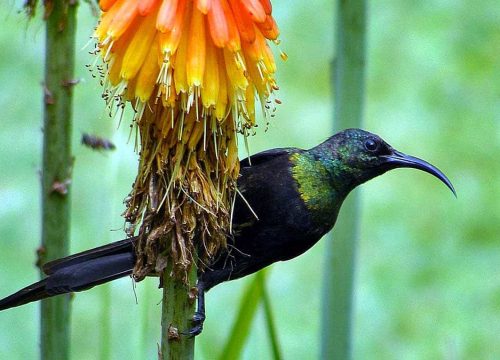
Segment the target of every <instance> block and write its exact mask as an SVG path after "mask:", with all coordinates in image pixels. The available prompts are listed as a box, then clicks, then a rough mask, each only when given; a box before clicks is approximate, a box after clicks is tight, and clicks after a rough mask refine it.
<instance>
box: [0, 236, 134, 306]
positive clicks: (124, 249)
mask: <svg viewBox="0 0 500 360" xmlns="http://www.w3.org/2000/svg"><path fill="white" fill-rule="evenodd" d="M135 240H136V239H135V238H130V239H126V240H121V241H117V242H114V243H111V244H108V245H104V246H100V247H97V248H94V249H91V250H87V251H84V252H81V253H78V254H75V255H71V256H68V257H65V258H62V259H59V260H54V261H52V262H49V263H47V264H45V265H44V266H43V271H44V272H45V273H46V274H47V275H48V276H47V278H45V279H43V280H41V281H39V282H37V283H34V284H31V285H29V286H27V287H25V288H24V289H21V290H19V291H18V292H16V293H14V294H12V295H10V296H7V297H6V298H4V299H2V300H0V311H1V310H5V309H8V308H11V307H15V306H19V305H23V304H26V303H29V302H32V301H37V300H41V299H45V298H48V297H51V296H55V295H59V294H65V293H69V292H73V291H82V290H86V289H90V288H91V287H94V286H96V285H99V284H103V283H105V282H108V281H111V280H114V279H118V278H120V277H123V276H127V275H130V274H131V273H132V270H133V268H134V264H135V251H134V243H135Z"/></svg>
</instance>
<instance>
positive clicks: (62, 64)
mask: <svg viewBox="0 0 500 360" xmlns="http://www.w3.org/2000/svg"><path fill="white" fill-rule="evenodd" d="M46 7H47V11H46V13H47V15H48V16H47V19H46V45H45V47H46V51H45V80H44V126H43V136H44V140H43V165H42V244H41V248H40V251H39V261H40V263H45V262H46V261H47V260H51V259H55V258H59V257H62V256H65V255H67V254H68V250H69V234H70V196H69V187H70V183H71V167H72V161H73V160H72V155H71V129H72V120H71V118H72V87H73V85H74V80H73V79H74V78H73V72H74V54H75V32H76V10H77V1H70V0H67V1H65V0H57V1H52V2H48V3H47V4H46ZM42 276H43V275H42ZM69 332H70V295H65V296H58V297H54V298H51V299H48V300H44V301H42V303H41V340H40V343H41V358H42V359H59V360H64V359H68V358H69V344H70V337H69Z"/></svg>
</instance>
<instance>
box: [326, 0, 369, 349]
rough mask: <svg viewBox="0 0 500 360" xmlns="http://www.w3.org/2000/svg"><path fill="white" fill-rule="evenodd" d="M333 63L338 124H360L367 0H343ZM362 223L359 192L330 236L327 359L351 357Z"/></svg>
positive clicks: (363, 86)
mask: <svg viewBox="0 0 500 360" xmlns="http://www.w3.org/2000/svg"><path fill="white" fill-rule="evenodd" d="M337 3H338V5H337V21H336V24H337V29H336V60H335V62H334V69H333V72H332V73H333V81H332V83H334V89H335V91H334V94H335V99H334V101H335V111H334V124H335V129H336V130H341V129H345V128H351V127H360V126H361V123H362V116H363V102H364V93H365V63H366V60H365V36H366V2H365V0H339V1H338V2H337ZM358 228H359V195H358V193H357V192H354V193H353V194H351V195H350V196H349V197H348V199H347V200H346V202H345V203H344V205H343V207H342V211H341V212H340V216H339V219H338V221H337V224H336V225H335V228H334V231H333V236H334V239H333V241H329V243H328V250H327V259H326V265H325V266H326V268H325V277H324V288H323V315H322V320H323V322H322V331H321V334H322V347H321V354H322V356H321V357H322V358H323V359H350V358H351V357H352V352H351V328H352V303H353V295H352V294H353V283H354V274H355V258H356V243H357V236H358Z"/></svg>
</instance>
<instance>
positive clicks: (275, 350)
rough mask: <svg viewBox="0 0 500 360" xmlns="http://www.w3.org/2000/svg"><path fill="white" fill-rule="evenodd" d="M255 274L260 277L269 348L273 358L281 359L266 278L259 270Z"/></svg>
mask: <svg viewBox="0 0 500 360" xmlns="http://www.w3.org/2000/svg"><path fill="white" fill-rule="evenodd" d="M257 276H258V277H259V278H260V281H261V286H262V302H263V305H264V315H265V317H266V324H267V332H268V333H269V340H270V343H271V350H272V354H273V359H274V360H279V359H283V356H282V355H281V351H280V346H279V341H278V333H277V331H276V325H275V323H274V316H273V309H272V306H271V299H270V298H269V293H268V291H267V288H266V278H265V273H263V272H259V273H257Z"/></svg>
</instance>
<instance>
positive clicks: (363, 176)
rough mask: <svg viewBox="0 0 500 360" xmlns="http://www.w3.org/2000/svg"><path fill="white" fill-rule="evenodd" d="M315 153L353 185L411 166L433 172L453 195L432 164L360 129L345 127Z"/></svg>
mask: <svg viewBox="0 0 500 360" xmlns="http://www.w3.org/2000/svg"><path fill="white" fill-rule="evenodd" d="M317 149H319V152H318V155H319V156H320V157H321V158H323V160H326V161H327V162H329V163H330V164H331V166H330V169H331V170H330V171H332V175H333V177H334V179H343V180H342V181H341V182H343V183H344V184H345V183H346V180H347V179H350V181H348V183H349V189H348V190H351V189H352V188H354V187H356V186H357V185H360V184H362V183H364V182H365V181H368V180H370V179H373V178H374V177H376V176H379V175H381V174H383V173H385V172H386V171H389V170H392V169H396V168H414V169H419V170H422V171H425V172H427V173H429V174H431V175H434V176H435V177H437V178H438V179H439V180H441V181H442V182H443V183H444V184H445V185H446V186H447V187H448V188H449V189H450V190H451V191H452V192H453V194H455V196H456V193H455V189H454V188H453V185H452V184H451V182H450V180H449V179H448V178H447V177H446V176H445V175H444V174H443V173H442V172H441V171H440V170H439V169H438V168H437V167H435V166H434V165H431V164H429V163H428V162H426V161H424V160H422V159H419V158H416V157H413V156H410V155H406V154H403V153H402V152H400V151H397V150H395V149H394V148H393V147H392V146H390V145H389V144H387V143H386V142H385V141H384V140H383V139H382V138H380V137H379V136H377V135H375V134H372V133H369V132H367V131H364V130H360V129H347V130H344V131H342V132H339V133H337V134H335V135H333V136H332V137H331V138H329V139H328V140H327V141H325V142H324V143H322V144H321V145H319V146H318V147H317Z"/></svg>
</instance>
